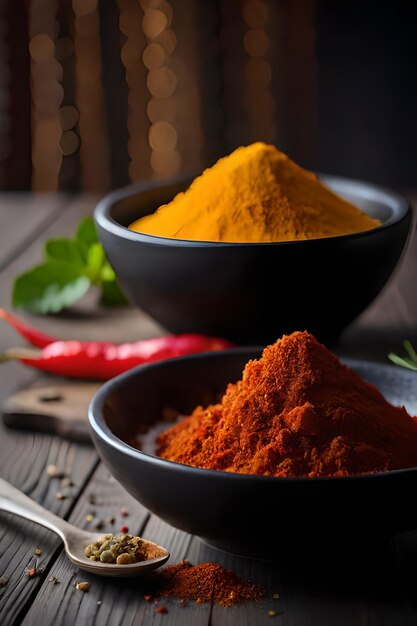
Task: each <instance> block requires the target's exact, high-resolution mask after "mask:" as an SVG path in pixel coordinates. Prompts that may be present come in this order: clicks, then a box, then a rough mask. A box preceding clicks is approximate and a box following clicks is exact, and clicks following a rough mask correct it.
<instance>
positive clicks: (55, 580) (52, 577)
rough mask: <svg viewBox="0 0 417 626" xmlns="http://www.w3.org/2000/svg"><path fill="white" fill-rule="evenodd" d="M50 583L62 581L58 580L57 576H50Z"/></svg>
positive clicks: (55, 583)
mask: <svg viewBox="0 0 417 626" xmlns="http://www.w3.org/2000/svg"><path fill="white" fill-rule="evenodd" d="M48 583H52V584H53V585H58V584H59V583H60V581H59V580H58V578H57V577H56V576H50V577H49V578H48Z"/></svg>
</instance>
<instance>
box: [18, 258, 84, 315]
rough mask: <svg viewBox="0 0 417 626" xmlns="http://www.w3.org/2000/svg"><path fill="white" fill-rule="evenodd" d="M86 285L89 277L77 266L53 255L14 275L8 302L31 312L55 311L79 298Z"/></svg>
mask: <svg viewBox="0 0 417 626" xmlns="http://www.w3.org/2000/svg"><path fill="white" fill-rule="evenodd" d="M89 286H90V280H89V279H88V278H87V277H86V276H85V275H83V273H82V272H81V271H80V269H79V268H77V267H75V266H74V265H72V264H71V263H68V262H66V261H62V260H58V259H55V260H51V261H47V262H46V263H44V264H43V265H38V266H36V267H34V268H33V269H32V270H30V271H28V272H25V273H24V274H21V275H20V276H18V277H17V278H16V280H15V282H14V285H13V295H12V302H13V306H14V307H16V308H23V309H26V310H27V311H30V312H32V313H41V314H45V313H57V312H58V311H61V310H62V309H64V308H66V307H68V306H70V305H71V304H73V303H74V302H76V301H77V300H79V298H81V296H83V295H84V294H85V293H86V292H87V290H88V288H89Z"/></svg>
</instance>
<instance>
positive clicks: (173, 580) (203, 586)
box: [155, 560, 264, 608]
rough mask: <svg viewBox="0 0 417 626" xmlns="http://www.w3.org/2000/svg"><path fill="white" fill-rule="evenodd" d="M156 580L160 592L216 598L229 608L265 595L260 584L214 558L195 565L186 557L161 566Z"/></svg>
mask: <svg viewBox="0 0 417 626" xmlns="http://www.w3.org/2000/svg"><path fill="white" fill-rule="evenodd" d="M155 581H156V583H157V595H158V596H166V597H173V598H179V599H180V600H194V601H196V602H198V603H199V604H202V603H203V602H211V601H213V602H216V603H217V604H220V605H221V606H224V607H226V608H228V607H231V606H233V605H235V604H244V603H247V602H256V601H258V600H260V599H261V598H262V597H263V596H264V590H263V589H262V587H261V586H260V585H257V584H256V583H252V582H249V581H246V580H243V578H241V577H240V576H238V575H237V574H236V572H234V571H233V570H231V569H225V568H223V567H222V566H221V565H219V564H218V563H212V562H208V563H199V564H198V565H192V564H191V563H190V562H189V561H187V560H184V561H180V563H175V564H174V565H168V566H167V567H164V568H163V569H162V570H159V571H158V572H157V574H156V575H155Z"/></svg>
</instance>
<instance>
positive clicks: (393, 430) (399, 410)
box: [157, 332, 417, 477]
mask: <svg viewBox="0 0 417 626" xmlns="http://www.w3.org/2000/svg"><path fill="white" fill-rule="evenodd" d="M157 445H158V451H157V453H158V455H159V456H161V457H164V458H166V459H170V460H172V461H176V462H178V463H184V464H186V465H193V466H195V467H204V468H211V469H217V470H223V471H227V472H238V473H241V474H261V475H269V476H308V477H315V476H349V475H352V474H366V473H373V472H380V471H386V470H393V469H399V468H406V467H415V466H417V418H416V417H411V416H410V415H409V414H408V413H407V411H406V410H405V408H404V407H394V406H392V405H391V404H389V403H388V402H387V401H386V400H385V399H384V397H383V396H382V394H381V393H380V392H379V391H378V390H377V389H376V388H375V387H374V386H373V385H370V384H367V383H366V382H364V381H363V380H362V379H361V377H360V376H359V375H358V374H357V373H356V372H354V371H353V370H351V369H350V368H348V367H347V366H345V365H343V364H342V363H341V362H340V361H339V359H338V358H337V357H336V355H334V354H333V353H332V352H330V351H329V350H328V349H327V348H325V346H323V345H322V344H320V343H319V342H318V341H317V340H316V339H315V337H313V336H312V335H311V334H309V333H307V332H295V333H292V334H291V335H287V336H284V337H282V339H280V340H278V341H277V342H276V343H274V344H273V345H270V346H268V347H267V348H265V350H264V351H263V354H262V357H261V358H260V359H259V360H251V361H249V363H247V365H246V367H245V369H244V371H243V376H242V379H241V380H240V381H238V382H237V383H235V384H229V385H228V387H227V390H226V393H225V394H224V396H223V398H222V401H221V402H220V403H219V404H215V405H211V406H208V407H206V408H202V407H197V408H196V409H195V410H194V412H193V413H192V414H191V415H189V416H187V417H184V418H183V419H182V420H181V421H180V422H179V423H178V424H175V425H174V426H172V427H171V428H169V429H168V430H166V431H164V432H163V433H162V434H161V435H160V436H159V437H158V439H157Z"/></svg>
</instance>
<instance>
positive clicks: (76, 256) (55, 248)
mask: <svg viewBox="0 0 417 626" xmlns="http://www.w3.org/2000/svg"><path fill="white" fill-rule="evenodd" d="M45 259H46V261H50V260H56V259H57V260H60V261H67V262H68V263H71V264H73V265H76V266H77V267H80V268H83V267H84V260H83V256H82V253H81V250H80V248H79V246H78V244H77V242H76V241H73V240H72V239H66V238H64V237H62V238H59V239H49V240H48V241H47V242H46V244H45Z"/></svg>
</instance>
